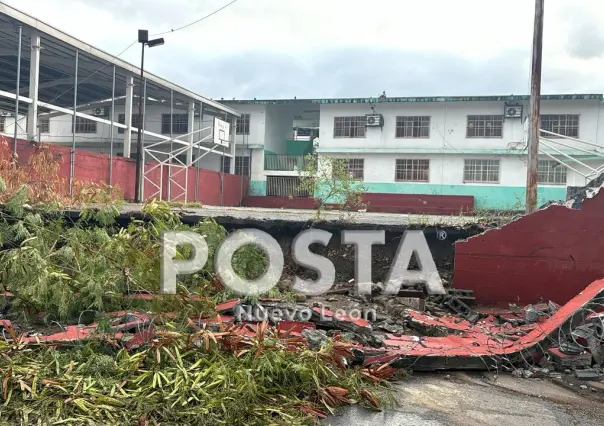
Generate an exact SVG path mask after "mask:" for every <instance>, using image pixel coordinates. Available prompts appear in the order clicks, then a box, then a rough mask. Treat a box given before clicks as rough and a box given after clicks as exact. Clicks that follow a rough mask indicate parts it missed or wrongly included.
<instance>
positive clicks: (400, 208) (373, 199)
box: [243, 193, 474, 215]
mask: <svg viewBox="0 0 604 426" xmlns="http://www.w3.org/2000/svg"><path fill="white" fill-rule="evenodd" d="M362 199H363V203H365V204H366V205H367V211H370V212H380V213H419V214H441V215H452V214H453V215H455V214H462V213H467V212H471V211H473V210H474V197H472V196H465V195H459V196H458V195H422V194H374V193H367V194H363V196H362ZM243 204H244V205H245V206H248V207H265V208H266V207H269V208H288V209H314V208H315V201H314V200H313V199H312V198H305V197H293V198H289V197H273V196H270V197H262V196H250V197H245V198H244V200H243Z"/></svg>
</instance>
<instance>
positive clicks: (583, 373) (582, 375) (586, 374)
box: [575, 368, 600, 380]
mask: <svg viewBox="0 0 604 426" xmlns="http://www.w3.org/2000/svg"><path fill="white" fill-rule="evenodd" d="M575 377H576V378H577V379H581V380H599V379H600V372H599V371H598V370H597V369H595V368H587V369H585V370H577V371H575Z"/></svg>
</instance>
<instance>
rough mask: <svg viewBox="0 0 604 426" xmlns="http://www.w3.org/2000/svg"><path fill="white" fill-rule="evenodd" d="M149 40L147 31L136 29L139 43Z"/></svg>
mask: <svg viewBox="0 0 604 426" xmlns="http://www.w3.org/2000/svg"><path fill="white" fill-rule="evenodd" d="M148 41H149V31H147V30H138V42H139V43H147V42H148Z"/></svg>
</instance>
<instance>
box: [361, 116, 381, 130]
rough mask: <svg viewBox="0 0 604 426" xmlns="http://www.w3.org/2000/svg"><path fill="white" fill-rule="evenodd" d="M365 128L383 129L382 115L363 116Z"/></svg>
mask: <svg viewBox="0 0 604 426" xmlns="http://www.w3.org/2000/svg"><path fill="white" fill-rule="evenodd" d="M365 126H367V127H383V126H384V116H383V115H382V114H367V115H366V116H365Z"/></svg>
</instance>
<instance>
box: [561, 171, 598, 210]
mask: <svg viewBox="0 0 604 426" xmlns="http://www.w3.org/2000/svg"><path fill="white" fill-rule="evenodd" d="M603 185H604V173H602V174H600V175H599V176H598V177H596V178H595V179H593V180H592V181H590V182H589V183H588V184H587V185H585V186H584V187H582V188H579V189H576V190H575V192H574V193H573V194H572V196H571V197H570V198H569V200H568V201H567V203H566V204H567V205H568V206H570V207H571V208H573V209H580V208H581V207H582V206H583V201H585V199H586V198H593V197H594V196H595V195H596V194H597V193H598V192H599V191H600V188H602V186H603Z"/></svg>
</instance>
